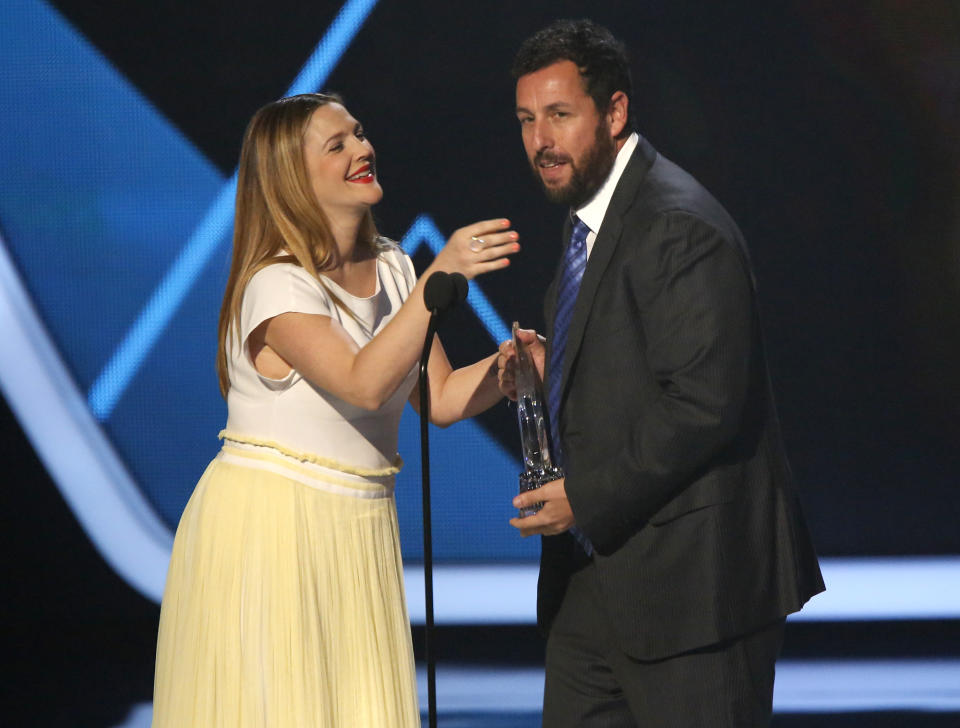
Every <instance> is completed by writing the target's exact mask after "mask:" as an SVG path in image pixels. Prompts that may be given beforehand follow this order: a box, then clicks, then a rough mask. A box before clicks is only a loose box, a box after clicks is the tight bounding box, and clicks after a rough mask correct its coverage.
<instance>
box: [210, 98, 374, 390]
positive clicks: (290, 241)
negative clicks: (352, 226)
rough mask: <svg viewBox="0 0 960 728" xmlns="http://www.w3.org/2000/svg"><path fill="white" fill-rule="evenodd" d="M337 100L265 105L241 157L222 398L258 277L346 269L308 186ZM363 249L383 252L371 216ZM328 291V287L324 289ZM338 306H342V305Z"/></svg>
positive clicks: (221, 333) (223, 327)
mask: <svg viewBox="0 0 960 728" xmlns="http://www.w3.org/2000/svg"><path fill="white" fill-rule="evenodd" d="M330 103H337V104H342V103H343V102H342V100H341V98H340V97H339V96H337V95H336V94H301V95H299V96H290V97H288V98H283V99H279V100H278V101H274V102H272V103H269V104H267V105H266V106H264V107H263V108H261V109H260V110H259V111H257V113H256V114H254V115H253V118H252V119H251V120H250V124H249V125H248V126H247V131H246V133H245V134H244V138H243V147H242V148H241V150H240V168H239V170H238V176H237V198H236V212H235V215H234V223H233V257H232V259H231V263H230V276H229V277H228V279H227V287H226V291H225V292H224V295H223V304H222V306H221V307H220V322H219V326H218V330H217V340H218V344H217V376H218V378H219V380H220V393H221V394H222V395H223V396H224V397H226V396H227V392H228V391H229V389H230V379H229V375H228V372H227V360H228V349H227V347H228V343H229V341H230V340H231V337H236V338H237V339H239V335H240V304H241V302H242V301H243V292H244V290H245V289H246V287H247V284H248V283H249V282H250V279H251V278H252V277H253V275H254V274H255V273H256V272H257V271H259V270H261V269H262V268H265V267H266V266H268V265H271V264H273V263H294V264H296V265H299V266H301V267H302V268H303V269H304V270H306V271H307V272H308V273H310V274H311V275H312V276H314V277H315V278H317V280H320V277H319V274H320V272H321V271H325V270H330V269H333V268H336V267H337V266H339V265H340V259H339V255H338V252H337V246H336V242H335V241H334V238H333V233H332V232H331V230H330V222H329V220H328V219H327V216H326V215H325V214H324V212H323V210H322V209H321V207H320V203H319V202H318V201H317V198H316V195H315V194H314V192H313V188H312V187H311V186H310V179H309V175H308V174H307V168H306V163H305V162H304V159H303V138H304V133H305V132H306V128H307V124H308V123H309V122H310V117H311V116H312V115H313V112H314V111H316V110H317V109H318V108H320V107H321V106H325V105H327V104H330ZM357 243H358V247H359V248H360V249H361V250H362V249H363V248H367V249H368V250H370V251H371V252H372V253H374V254H376V253H378V252H379V250H380V247H381V243H380V240H379V238H378V235H377V228H376V225H375V224H374V222H373V216H372V214H371V213H370V211H369V210H368V211H367V213H366V215H365V217H364V219H363V221H362V223H361V225H360V230H359V232H358V234H357ZM320 282H321V283H322V281H320ZM334 300H335V301H336V303H337V304H338V305H342V304H341V303H340V301H338V300H336V297H334Z"/></svg>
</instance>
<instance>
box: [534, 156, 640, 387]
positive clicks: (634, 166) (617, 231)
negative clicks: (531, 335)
mask: <svg viewBox="0 0 960 728" xmlns="http://www.w3.org/2000/svg"><path fill="white" fill-rule="evenodd" d="M656 155H657V152H656V150H655V149H654V148H653V147H652V146H650V144H649V143H648V142H647V140H646V139H644V138H643V137H640V141H639V143H638V144H637V148H636V149H635V150H634V152H633V154H632V155H631V157H630V161H629V162H627V166H626V168H625V169H624V170H623V174H622V175H621V176H620V179H619V181H618V182H617V187H616V189H615V190H614V193H613V197H612V198H611V199H610V206H609V207H608V208H607V212H606V214H605V215H604V216H603V222H602V223H601V224H600V230H599V231H598V232H597V239H596V240H595V241H594V243H593V249H592V250H591V251H590V257H589V259H588V260H587V268H586V270H585V271H584V273H583V280H582V281H581V282H580V291H579V293H578V294H577V302H576V304H575V305H574V307H573V315H572V317H571V319H570V328H569V329H568V330H567V350H566V352H565V353H564V357H563V377H562V379H561V382H562V385H561V386H562V389H563V391H564V394H563V397H565V396H566V389H567V384H568V382H569V381H570V369H571V367H572V366H573V362H574V361H576V358H577V354H578V352H579V351H580V345H581V343H582V342H583V334H584V331H585V330H586V325H587V320H588V319H589V317H590V310H591V308H592V307H593V299H594V298H595V296H596V293H597V289H598V287H599V286H600V281H601V280H602V279H603V276H604V273H605V272H606V270H607V267H608V266H609V264H610V259H611V258H613V253H614V251H615V250H616V249H617V245H618V244H619V242H620V237H621V234H622V233H623V216H624V215H625V214H626V213H627V210H629V209H630V207H631V205H633V202H634V200H636V198H637V192H638V190H639V188H640V186H641V185H642V184H643V181H644V178H645V177H646V175H647V171H648V170H649V169H650V167H651V165H652V164H653V161H654V159H655V158H656ZM564 231H565V234H566V236H567V237H569V234H570V232H569V231H570V223H569V222H568V223H567V224H566V225H565V226H564ZM551 295H552V297H553V300H552V310H551V312H550V313H551V315H550V318H549V319H548V320H549V321H550V322H551V324H550V327H551V332H550V333H551V334H552V328H553V311H554V310H556V277H555V278H554V286H553V291H552V292H551Z"/></svg>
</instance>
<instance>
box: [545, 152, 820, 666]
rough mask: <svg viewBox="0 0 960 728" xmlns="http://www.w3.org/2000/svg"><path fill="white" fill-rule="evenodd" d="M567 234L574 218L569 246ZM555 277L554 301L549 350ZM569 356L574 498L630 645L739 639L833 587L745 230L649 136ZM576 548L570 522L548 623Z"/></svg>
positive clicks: (612, 214)
mask: <svg viewBox="0 0 960 728" xmlns="http://www.w3.org/2000/svg"><path fill="white" fill-rule="evenodd" d="M569 234H570V226H569V224H568V225H567V226H566V229H565V230H564V241H566V240H567V239H568V238H569ZM556 285H557V279H556V278H555V279H554V282H553V283H552V284H551V286H550V288H549V290H548V292H547V296H546V303H545V312H546V320H547V322H548V329H547V340H548V346H549V341H550V339H551V338H552V325H553V312H554V310H555V304H556ZM565 356H566V358H565V361H564V372H563V379H562V387H563V395H562V405H561V415H560V432H561V437H562V440H563V452H564V459H565V462H564V466H565V469H566V491H567V496H568V498H569V499H570V504H571V507H572V508H573V513H574V516H575V517H576V521H577V524H578V526H579V527H580V528H581V529H582V530H583V531H584V533H585V534H586V535H587V536H588V537H589V538H590V540H591V542H592V543H593V545H594V548H595V556H594V558H595V560H596V567H597V572H598V575H599V580H600V584H601V590H602V599H603V603H604V604H605V605H606V610H607V616H608V618H609V620H610V623H611V624H612V626H613V628H614V629H615V630H616V632H617V633H618V635H619V636H620V638H621V643H622V645H623V649H624V650H625V651H626V652H627V653H628V654H630V655H632V656H634V657H636V658H638V659H651V660H652V659H659V658H662V657H666V656H669V655H673V654H677V653H680V652H684V651H687V650H690V649H694V648H697V647H701V646H705V645H708V644H713V643H716V642H719V641H722V640H724V639H727V638H730V637H734V636H737V635H741V634H744V633H746V632H749V631H752V630H754V629H756V628H759V627H761V626H763V625H766V624H768V623H770V622H772V621H773V620H776V619H778V618H780V617H782V616H783V615H786V614H788V613H790V612H795V611H797V610H799V609H800V607H801V606H802V605H803V604H804V602H806V601H807V599H809V598H810V597H811V596H812V595H814V594H816V593H817V592H819V591H822V590H823V581H822V579H821V576H820V570H819V567H818V565H817V560H816V555H815V553H814V550H813V547H812V545H811V542H810V538H809V535H808V533H807V529H806V526H805V524H804V521H803V517H802V515H801V512H800V508H799V505H798V503H797V500H796V497H795V495H794V492H793V487H792V483H791V475H790V470H789V466H788V464H787V460H786V458H785V456H784V452H783V446H782V443H781V436H780V430H779V424H778V422H777V416H776V411H775V409H774V402H773V397H772V395H771V391H770V385H769V378H768V374H767V365H766V360H765V356H764V351H763V342H762V340H761V333H760V322H759V317H758V313H757V301H756V295H755V288H754V284H753V278H752V274H751V271H750V263H749V258H748V255H747V250H746V246H745V243H744V241H743V237H742V235H741V233H740V231H739V230H738V229H737V226H736V224H735V223H734V222H733V220H732V219H731V218H730V216H729V215H728V214H727V213H726V211H725V210H724V209H723V208H722V207H721V206H720V204H719V203H718V202H717V201H716V200H714V199H713V197H712V196H711V195H710V194H709V193H708V192H707V191H706V190H705V189H704V188H703V187H702V186H701V185H700V184H699V183H697V181H696V180H694V179H693V177H691V176H690V175H689V174H687V173H686V172H684V171H683V170H682V169H680V168H679V167H677V166H676V165H675V164H673V163H672V162H670V161H668V160H667V159H665V158H664V157H662V156H660V155H659V154H658V153H657V152H656V150H655V149H654V148H653V147H652V146H650V144H649V143H647V142H646V140H644V139H643V138H641V139H640V143H639V145H638V147H637V149H636V150H635V152H634V153H633V155H632V157H631V159H630V161H629V163H628V165H627V167H626V169H625V171H624V173H623V175H622V177H621V178H620V180H619V183H618V184H617V188H616V191H615V192H614V195H613V199H612V200H611V202H610V206H609V208H608V210H607V213H606V216H605V217H604V220H603V224H602V226H601V228H600V230H599V232H598V235H597V239H596V242H595V244H594V247H593V250H592V252H591V255H590V258H589V261H588V263H587V268H586V271H585V273H584V276H583V282H582V284H581V288H580V292H579V295H578V298H577V303H576V306H575V308H574V312H573V316H572V320H571V323H570V329H569V332H568V338H567V349H566V355H565ZM549 360H550V356H549V352H548V356H547V361H548V362H549ZM545 379H547V377H545ZM576 548H578V547H577V546H576V545H575V543H574V541H573V539H572V538H571V537H570V536H569V534H563V535H560V536H554V537H544V539H543V552H542V557H541V570H540V583H539V591H538V619H539V622H540V625H541V628H542V629H544V630H545V631H546V630H548V629H549V625H550V622H551V621H552V619H553V617H554V615H555V614H556V611H557V609H558V608H559V605H560V601H561V600H562V598H563V593H564V590H565V586H566V581H567V579H568V578H569V574H570V573H571V570H572V569H573V568H575V564H576V562H577V558H576V555H575V549H576Z"/></svg>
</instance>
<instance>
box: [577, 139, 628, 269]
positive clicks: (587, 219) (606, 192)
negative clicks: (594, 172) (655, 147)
mask: <svg viewBox="0 0 960 728" xmlns="http://www.w3.org/2000/svg"><path fill="white" fill-rule="evenodd" d="M639 141H640V137H639V136H638V135H637V133H636V132H633V133H632V134H631V135H630V136H629V137H627V141H625V142H624V143H623V146H622V147H620V151H619V152H617V158H616V160H615V161H614V163H613V169H611V170H610V174H609V175H607V179H606V180H605V181H604V183H603V184H602V185H600V189H599V190H597V193H596V194H595V195H594V196H593V197H591V198H590V201H589V202H587V204H585V205H584V206H583V207H581V208H579V209H577V210H574V211H573V214H574V215H576V216H577V217H579V218H580V219H581V220H583V222H584V224H585V225H586V226H587V227H588V228H590V232H589V233H587V258H588V259H589V258H590V253H591V252H592V251H593V243H594V241H595V240H596V239H597V233H598V232H599V231H600V225H601V223H603V218H604V216H605V215H606V214H607V208H608V207H609V206H610V200H611V198H612V197H613V191H614V190H615V189H616V188H617V182H619V181H620V176H621V175H622V174H623V170H624V169H626V167H627V162H629V161H630V156H631V155H632V154H633V150H634V149H636V148H637V142H639Z"/></svg>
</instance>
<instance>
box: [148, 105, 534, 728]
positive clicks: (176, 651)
mask: <svg viewBox="0 0 960 728" xmlns="http://www.w3.org/2000/svg"><path fill="white" fill-rule="evenodd" d="M382 195H383V192H382V190H381V188H380V184H379V182H378V181H377V176H376V165H375V160H374V153H373V147H372V146H371V145H370V142H369V141H368V140H367V139H366V137H365V136H364V134H363V130H362V128H361V126H360V124H359V123H358V122H357V121H356V119H354V118H353V117H352V116H351V115H350V114H349V112H348V111H347V110H346V108H344V106H343V104H342V103H341V101H340V99H339V98H338V97H336V96H329V95H323V94H306V95H302V96H295V97H291V98H287V99H281V100H279V101H277V102H274V103H272V104H268V105H267V106H265V107H264V108H262V109H260V111H258V112H257V113H256V115H255V116H254V117H253V119H252V121H251V122H250V126H249V127H248V129H247V133H246V136H245V138H244V142H243V149H242V151H241V157H240V169H239V177H238V182H237V206H236V220H235V225H234V238H233V262H232V265H231V270H230V277H229V280H228V282H227V289H226V294H225V295H224V300H223V307H222V309H221V312H220V326H219V351H218V359H217V369H218V372H219V376H220V387H221V391H222V392H223V394H224V395H225V397H226V399H227V409H228V416H227V426H226V429H225V430H224V431H223V432H222V433H221V438H222V439H223V441H224V442H223V449H222V450H221V452H220V453H219V454H218V455H217V457H216V458H215V459H214V460H213V462H212V463H211V464H210V466H209V467H208V468H207V471H206V472H205V473H204V475H203V477H202V479H201V480H200V482H199V484H198V485H197V487H196V490H195V491H194V493H193V495H192V496H191V498H190V501H189V503H188V504H187V507H186V509H185V510H184V513H183V517H182V518H181V521H180V526H179V528H178V529H177V536H176V540H175V542H174V547H173V555H172V558H171V562H170V570H169V573H168V577H167V586H166V591H165V593H164V598H163V606H162V610H161V617H160V633H159V638H158V646H157V670H156V684H155V694H154V726H157V728H161V727H166V726H170V727H176V728H186V727H188V726H194V725H195V726H204V727H205V728H211V727H213V726H231V728H235V727H237V726H267V725H269V726H331V727H333V726H337V727H342V726H362V727H363V728H374V727H376V726H384V727H388V726H389V727H390V728H393V727H396V726H401V727H402V726H415V725H419V711H418V707H417V700H416V686H415V677H414V665H413V654H412V646H411V642H410V630H409V623H408V618H407V611H406V605H405V602H404V591H403V572H402V567H401V562H400V548H399V542H398V537H397V519H396V506H395V503H394V500H393V478H394V474H395V473H396V472H397V471H398V470H399V467H400V459H399V456H398V455H396V446H397V431H398V425H399V419H400V413H401V411H402V409H403V406H404V403H405V402H406V401H409V402H411V404H413V406H414V407H417V405H418V401H419V400H418V392H417V391H416V366H415V365H416V363H417V361H418V360H419V355H420V350H421V344H422V341H423V339H424V337H425V336H426V330H427V323H428V318H429V314H428V312H427V310H426V307H425V306H424V303H423V293H422V292H423V281H425V280H426V279H427V278H428V277H429V275H430V274H431V273H432V272H433V271H436V270H444V271H448V272H453V271H458V272H460V273H463V274H464V275H465V276H466V277H467V278H472V277H474V276H477V275H479V274H481V273H485V272H488V271H492V270H498V269H501V268H504V267H505V266H507V265H508V264H509V260H508V259H507V258H506V257H505V256H507V255H510V254H512V253H515V252H516V251H517V250H519V245H518V244H517V242H516V241H517V234H516V233H515V232H513V231H511V230H509V229H508V227H509V222H508V221H507V220H502V219H500V220H489V221H486V222H480V223H476V224H474V225H470V226H467V227H465V228H462V229H460V230H458V231H457V232H456V233H454V235H453V236H452V237H451V238H450V240H449V241H448V242H447V245H446V247H444V249H443V250H442V251H441V252H440V254H439V255H438V256H437V257H436V259H435V260H434V261H433V263H432V264H431V266H430V267H429V268H428V269H427V271H426V273H425V275H424V276H423V277H422V278H421V279H420V280H419V281H418V280H417V279H416V276H415V275H414V272H413V267H412V264H411V262H410V259H409V258H408V257H407V256H406V255H405V254H404V253H403V252H402V251H401V250H400V249H399V248H398V247H397V246H396V245H394V244H393V243H391V242H390V241H388V240H386V239H384V238H381V237H379V236H378V235H377V231H376V229H375V227H374V224H373V219H372V217H371V213H370V208H371V206H372V205H374V204H376V203H377V202H379V201H380V198H381V197H382ZM496 356H497V354H496V353H494V354H492V355H491V356H490V357H488V358H486V359H484V360H482V361H479V362H477V363H476V364H474V365H472V366H469V367H465V368H463V369H458V370H456V371H452V370H451V367H450V364H449V362H448V360H447V358H446V355H445V354H444V351H443V348H442V346H441V345H440V343H439V340H437V339H434V342H433V351H432V355H431V358H430V367H429V381H430V399H431V403H432V406H431V419H432V421H433V422H434V423H436V424H438V425H447V424H450V423H452V422H455V421H457V420H459V419H462V418H465V417H470V416H472V415H474V414H476V413H478V412H480V411H482V410H484V409H486V408H487V407H489V406H491V405H492V404H493V403H494V402H496V401H497V400H499V398H500V396H501V395H500V392H499V390H498V387H497V379H496V372H495V365H496Z"/></svg>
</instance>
